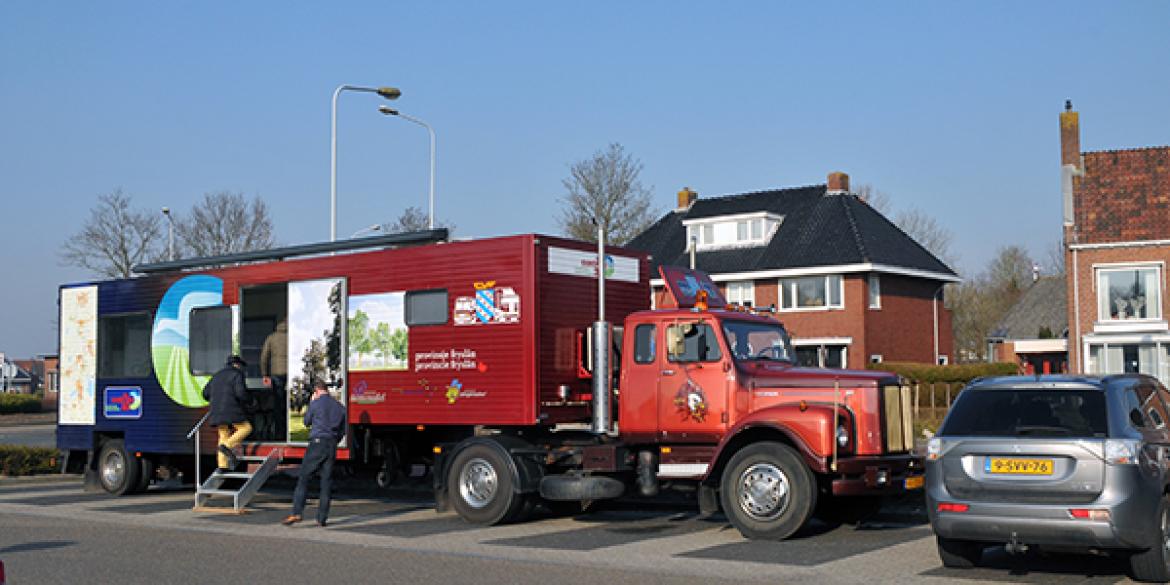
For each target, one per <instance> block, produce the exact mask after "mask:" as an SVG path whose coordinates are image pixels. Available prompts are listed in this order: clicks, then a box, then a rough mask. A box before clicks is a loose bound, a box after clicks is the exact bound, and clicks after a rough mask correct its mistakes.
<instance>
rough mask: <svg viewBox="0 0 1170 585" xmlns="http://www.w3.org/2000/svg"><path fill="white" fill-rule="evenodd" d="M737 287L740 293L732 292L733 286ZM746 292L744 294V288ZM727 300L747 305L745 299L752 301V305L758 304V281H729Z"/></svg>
mask: <svg viewBox="0 0 1170 585" xmlns="http://www.w3.org/2000/svg"><path fill="white" fill-rule="evenodd" d="M733 286H734V287H735V288H736V289H737V291H738V294H733V293H732V292H731V289H732V287H733ZM745 288H746V289H747V290H746V294H744V292H745V291H744V289H745ZM726 296H727V302H728V303H731V304H735V305H745V303H744V301H747V303H750V305H751V306H752V307H754V306H756V283H755V282H752V281H750V280H735V281H731V282H728V283H727V295H726Z"/></svg>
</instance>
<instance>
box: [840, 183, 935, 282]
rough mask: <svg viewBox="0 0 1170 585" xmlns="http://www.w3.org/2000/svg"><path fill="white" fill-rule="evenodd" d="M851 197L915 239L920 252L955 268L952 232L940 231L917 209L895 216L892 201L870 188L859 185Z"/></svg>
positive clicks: (907, 210)
mask: <svg viewBox="0 0 1170 585" xmlns="http://www.w3.org/2000/svg"><path fill="white" fill-rule="evenodd" d="M854 194H855V195H857V197H858V198H859V199H861V200H862V201H864V202H866V203H868V204H869V206H870V207H872V208H874V209H875V210H876V211H877V212H878V213H881V214H882V215H884V216H886V217H887V218H889V220H890V221H892V222H894V225H896V226H898V228H899V229H901V230H902V231H904V232H906V234H907V235H909V236H910V237H911V238H914V241H916V242H918V243H919V244H922V247H923V248H926V249H927V250H930V252H931V253H932V254H934V255H935V256H937V257H938V258H939V259H940V260H942V261H943V262H945V263H947V265H949V266H954V265H955V262H956V260H958V258H956V256H955V254H954V253H953V251H952V250H951V241H952V239H953V236H952V235H951V231H950V230H948V229H947V228H945V227H943V226H942V224H940V223H939V222H938V221H937V220H936V219H934V218H933V217H931V216H929V215H927V214H926V212H924V211H922V210H919V209H906V210H901V211H897V212H895V211H894V204H893V200H892V199H891V198H890V196H889V194H887V193H886V192H884V191H879V190H878V189H877V188H876V187H874V186H873V185H869V184H865V185H861V186H859V187H857V189H855V190H854ZM891 214H892V215H891Z"/></svg>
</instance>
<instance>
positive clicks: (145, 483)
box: [134, 456, 154, 494]
mask: <svg viewBox="0 0 1170 585" xmlns="http://www.w3.org/2000/svg"><path fill="white" fill-rule="evenodd" d="M153 479H154V460H152V459H151V458H150V457H145V456H143V457H139V458H138V483H137V484H135V486H134V493H136V494H141V493H145V492H146V490H147V489H149V488H150V482H151V480H153Z"/></svg>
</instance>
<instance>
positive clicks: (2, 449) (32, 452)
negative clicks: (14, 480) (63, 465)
mask: <svg viewBox="0 0 1170 585" xmlns="http://www.w3.org/2000/svg"><path fill="white" fill-rule="evenodd" d="M56 471H57V450H56V449H46V448H43V447H21V446H17V445H0V475H33V474H36V473H56Z"/></svg>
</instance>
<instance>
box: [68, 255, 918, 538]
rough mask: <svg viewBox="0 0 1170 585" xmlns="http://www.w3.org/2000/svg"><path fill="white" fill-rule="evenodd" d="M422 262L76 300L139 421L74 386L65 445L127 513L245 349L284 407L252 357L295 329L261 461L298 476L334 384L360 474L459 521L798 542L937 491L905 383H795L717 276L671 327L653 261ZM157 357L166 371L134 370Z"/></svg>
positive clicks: (782, 341)
mask: <svg viewBox="0 0 1170 585" xmlns="http://www.w3.org/2000/svg"><path fill="white" fill-rule="evenodd" d="M432 235H433V234H432ZM442 235H445V234H442ZM411 243H412V240H411V239H410V238H404V237H397V238H394V237H391V238H389V239H387V237H381V238H372V239H369V240H363V241H355V242H349V243H344V242H342V243H337V244H335V245H332V246H331V247H329V251H330V254H329V255H324V254H323V252H324V251H325V248H324V247H320V246H318V247H313V246H303V247H296V248H287V249H282V250H275V251H271V252H268V253H265V254H256V253H253V254H251V255H244V256H239V257H219V258H212V259H196V260H183V261H175V262H164V263H159V264H155V265H150V266H143V267H139V271H140V272H142V273H143V274H145V275H146V276H145V277H142V278H135V279H130V280H120V281H109V282H103V283H96V284H85V285H70V286H67V287H63V288H62V297H61V302H62V343H63V346H62V354H63V359H71V360H72V359H74V358H73V357H71V356H72V354H71V353H70V352H71V351H73V349H71V348H72V347H73V346H78V347H84V345H85V344H84V339H82V340H81V343H80V345H79V344H78V341H77V340H72V339H69V340H67V339H66V336H67V335H77V336H80V337H84V336H85V334H86V333H85V331H87V330H86V329H85V326H86V319H87V318H88V316H89V313H88V312H87V311H90V310H91V309H89V308H87V307H88V305H84V303H87V302H91V301H92V299H90V297H89V293H90V292H93V293H96V294H95V295H94V296H95V297H96V306H95V307H93V309H92V311H93V312H94V316H95V317H96V318H95V319H94V322H95V323H96V325H95V327H96V329H97V354H98V355H97V365H96V366H95V367H96V372H95V373H94V376H93V378H92V379H89V380H86V379H81V380H80V382H79V383H78V384H77V385H76V386H77V388H79V389H81V388H82V387H83V386H85V385H86V383H89V384H91V385H92V386H91V387H92V388H93V390H94V393H95V395H101V394H102V393H103V391H104V393H105V394H106V395H107V400H108V395H109V394H110V392H112V393H113V394H114V399H115V400H120V401H121V402H118V403H116V404H115V405H113V406H111V405H110V404H108V403H107V404H104V408H97V407H96V406H93V408H95V411H96V413H93V412H91V413H88V414H87V412H86V408H87V403H85V402H84V393H83V392H82V391H81V390H79V391H78V396H79V397H80V398H77V399H75V398H73V397H72V395H71V394H70V388H72V387H73V384H72V381H71V380H66V381H65V382H66V383H68V384H69V385H68V386H63V390H62V395H63V396H65V398H64V399H63V406H62V407H61V408H62V416H61V423H60V425H59V430H58V440H59V444H60V446H61V448H62V449H64V450H67V451H72V452H74V453H75V454H77V455H80V454H83V453H84V454H87V457H86V458H85V459H86V468H87V471H90V472H92V473H91V475H94V476H96V477H97V478H98V479H99V480H100V481H101V483H102V485H103V487H106V489H107V490H110V491H116V492H118V493H122V492H125V491H133V489H132V488H134V487H135V486H138V487H141V486H143V485H145V482H147V481H149V475H150V474H154V473H158V470H160V469H164V470H165V469H167V468H169V467H175V468H182V467H183V466H184V465H186V464H189V463H190V457H191V455H190V448H189V447H184V448H183V450H180V449H179V448H177V447H176V445H189V443H184V441H185V439H182V438H178V437H173V436H172V435H175V431H176V430H179V431H180V432H181V433H186V432H187V430H188V429H189V428H190V427H191V425H192V423H193V422H194V421H195V420H196V419H198V417H199V416H200V415H201V414H202V413H203V412H205V410H206V408H205V404H204V403H202V401H201V398H199V397H197V396H196V395H197V392H196V391H197V390H198V389H199V388H201V386H202V384H203V383H206V376H207V375H208V373H210V371H212V370H213V369H214V368H217V367H218V366H219V365H220V364H222V361H223V358H224V357H225V356H226V354H227V353H228V352H240V353H243V354H244V356H245V359H247V360H248V361H249V363H250V364H251V365H250V369H249V374H248V376H249V386H250V387H254V388H255V390H256V391H257V392H258V393H264V392H265V391H268V389H266V388H265V387H264V386H263V385H262V384H261V382H260V380H261V379H262V378H263V376H262V374H265V373H264V372H259V371H253V370H254V369H255V362H256V360H255V359H254V357H255V355H256V352H257V351H258V350H259V347H260V346H261V345H263V343H264V341H265V340H266V339H267V338H268V337H270V336H271V335H272V333H273V331H275V330H276V329H277V328H278V325H279V324H281V323H284V324H286V325H287V330H288V339H287V340H286V341H284V343H285V344H286V345H287V348H286V349H283V351H287V355H288V363H289V370H290V371H289V372H288V373H287V383H286V386H287V391H286V392H285V393H283V395H281V398H280V401H281V402H282V403H281V402H278V403H277V404H276V405H275V406H274V407H273V408H271V409H270V412H269V413H268V415H269V416H270V418H271V419H272V420H269V422H270V423H272V424H259V425H257V434H256V436H254V437H252V439H253V441H254V442H253V443H250V444H249V445H248V452H249V453H253V454H264V453H271V452H279V453H280V456H281V457H283V458H285V459H289V458H296V457H298V456H299V453H301V452H302V451H300V447H301V446H303V440H304V436H303V427H299V426H298V422H299V421H298V419H297V416H298V408H297V406H296V403H297V401H296V397H297V396H299V395H300V392H301V391H302V389H303V387H304V386H305V385H307V384H308V383H310V381H311V380H312V379H313V378H315V377H316V378H320V377H324V378H326V379H328V380H329V381H330V383H331V385H332V387H333V389H334V392H335V394H336V395H337V396H338V397H339V398H340V399H342V400H343V401H344V402H345V403H346V405H347V409H348V413H349V422H350V426H349V433H348V436H347V439H346V442H345V443H344V444H343V446H342V448H341V449H340V452H339V457H341V458H343V459H348V460H350V461H351V462H352V463H353V464H354V465H358V466H365V467H369V468H370V469H371V470H380V472H379V473H378V477H379V479H380V481H381V482H389V481H392V480H393V478H394V477H395V476H398V475H400V474H403V473H407V472H408V470H410V469H412V468H413V469H427V470H429V471H430V472H431V474H432V477H433V482H434V492H435V497H436V501H437V504H438V507H439V509H440V510H443V509H447V508H452V509H454V510H455V511H456V512H457V513H458V514H459V515H460V516H462V517H463V518H465V519H466V520H468V521H471V522H476V523H484V524H496V523H501V522H508V521H514V520H517V519H519V518H521V517H522V516H523V515H524V514H525V512H526V510H529V509H531V507H532V506H533V505H534V504H537V503H539V502H540V501H541V500H545V501H553V502H591V501H597V500H603V499H608V498H617V497H621V496H653V495H655V494H657V493H658V491H659V489H660V488H661V487H663V486H666V485H669V486H672V487H677V486H685V487H687V488H688V489H693V490H694V491H695V492H697V494H698V504H699V507H700V509H701V510H702V511H704V512H714V511H716V510H718V509H720V508H722V510H723V511H724V513H725V514H726V516H727V518H728V519H729V520H730V521H731V523H732V524H734V525H735V526H736V527H737V528H738V529H739V530H740V531H741V532H742V533H743V534H744V535H745V536H747V537H751V538H764V539H782V538H785V537H788V536H789V535H791V534H792V533H794V532H795V531H796V530H797V529H799V528H800V527H801V526H802V525H803V524H804V523H805V522H806V521H807V520H808V519H809V518H810V516H811V515H812V514H813V512H814V509H818V508H819V509H821V510H827V511H830V512H834V511H835V512H838V513H842V512H846V511H861V510H863V509H866V508H872V507H873V506H875V505H877V504H878V503H879V502H880V497H882V496H888V495H893V494H900V493H903V492H904V491H905V490H907V489H915V488H918V487H920V486H921V479H922V476H921V469H922V468H921V465H920V462H919V461H918V459H917V458H916V457H915V456H913V455H912V454H911V447H912V442H913V437H912V433H911V405H910V401H909V394H908V392H907V390H906V389H904V388H903V387H901V386H900V385H899V380H898V379H897V378H896V377H895V376H893V375H890V374H886V373H880V372H867V371H846V370H824V369H810V368H802V367H797V366H796V365H795V364H794V359H793V355H794V354H793V351H792V347H791V344H790V341H789V337H788V333H787V332H786V331H785V329H784V326H783V325H782V324H781V323H780V322H779V321H778V320H777V319H776V318H775V317H774V316H773V315H771V314H767V313H762V312H758V311H753V310H751V309H750V308H744V307H734V306H728V305H727V303H726V302H725V301H724V300H723V297H722V296H721V295H720V293H719V289H718V288H717V287H716V286H715V285H714V284H713V283H712V282H711V280H710V279H709V278H708V277H707V276H706V275H704V274H702V273H700V272H697V271H693V270H687V269H682V268H664V269H663V270H662V277H663V278H664V280H665V282H666V286H667V290H668V291H669V297H665V298H666V300H665V301H663V302H661V303H660V304H661V305H663V306H660V307H658V308H656V309H651V308H650V306H649V305H650V302H651V294H650V286H649V279H650V275H649V274H647V272H648V270H647V267H648V257H647V256H646V255H645V254H642V253H639V252H636V251H632V250H626V249H621V248H616V247H610V248H604V247H595V246H593V245H591V244H587V243H583V242H578V241H572V240H566V239H561V238H556V237H549V236H542V235H521V236H512V237H501V238H490V239H482V240H472V241H456V242H448V241H439V242H433V243H422V244H417V243H416V245H408V244H411ZM371 246H377V247H378V249H373V250H370V249H368V248H369V247H371ZM599 248H600V249H599ZM296 256H308V257H304V258H297V257H296ZM209 266H210V268H209ZM225 266H226V267H225ZM599 267H600V268H601V270H600V271H599V270H598V268H599ZM666 305H669V306H666ZM140 313H141V315H139V314H140ZM75 315H76V316H78V317H77V318H76V319H74V316H75ZM128 315H129V317H127V316H128ZM136 315H137V317H136ZM107 317H108V319H107ZM107 320H109V321H110V322H109V323H108V324H107V323H106V321H107ZM74 321H76V322H74ZM136 323H137V324H140V325H136ZM148 325H149V331H146V332H145V333H143V334H136V333H135V332H134V327H138V326H142V327H146V326H148ZM79 327H80V329H79ZM107 330H108V331H112V332H115V333H116V334H115V333H110V334H108V335H107V334H105V333H103V331H107ZM67 332H68V333H67ZM79 332H80V333H79ZM229 335H230V337H229ZM143 339H146V340H149V348H146V349H143V346H141V345H134V344H143V343H146V342H144V341H142V340H143ZM111 340H114V341H111ZM184 342H185V343H186V345H183V344H184ZM111 343H114V344H115V345H114V346H111ZM119 343H120V344H121V345H117V344H119ZM66 346H69V347H66ZM76 351H78V352H81V353H79V354H78V357H77V359H76V360H74V361H75V365H76V366H77V368H75V370H76V371H81V372H83V373H84V371H85V368H84V366H85V364H84V350H83V349H77V350H76ZM140 351H148V352H149V354H150V355H151V356H152V357H151V359H152V362H151V363H149V364H145V365H143V364H137V363H131V362H132V361H133V357H132V356H135V355H137V352H140ZM103 352H104V353H103ZM106 356H113V357H111V359H110V360H107V359H106ZM107 361H112V362H114V364H113V365H112V366H109V367H106V366H105V364H106V363H107ZM135 366H138V367H137V369H135ZM119 367H121V369H119ZM103 368H104V369H103ZM77 400H81V403H80V404H78V403H76V401H77ZM94 400H95V401H96V399H94ZM123 404H126V405H129V404H137V405H138V406H137V408H138V410H137V411H133V412H128V411H126V410H123V409H122V406H121V405H123ZM66 409H68V412H67V411H66ZM273 421H275V422H273ZM198 432H201V433H203V435H204V436H203V440H204V441H205V443H204V444H207V443H206V441H208V440H213V439H212V437H211V435H210V434H209V433H208V431H207V429H202V430H201V431H198ZM131 453H133V454H134V455H133V456H131V455H130V454H131ZM75 459H80V458H79V457H75ZM135 459H137V460H139V462H140V464H139V465H129V466H128V465H126V462H127V461H132V460H135ZM118 464H121V467H117V465H118ZM424 466H425V467H424ZM122 469H130V471H135V470H137V473H139V475H135V476H133V477H132V478H125V479H126V481H129V480H131V479H132V480H133V482H131V483H133V484H134V485H130V484H128V483H126V482H123V481H122V479H123V478H119V477H118V476H117V475H116V473H115V472H117V471H119V470H122ZM111 485H112V487H113V488H114V489H111ZM818 504H819V506H818Z"/></svg>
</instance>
